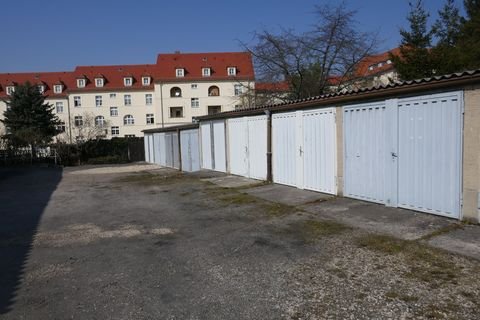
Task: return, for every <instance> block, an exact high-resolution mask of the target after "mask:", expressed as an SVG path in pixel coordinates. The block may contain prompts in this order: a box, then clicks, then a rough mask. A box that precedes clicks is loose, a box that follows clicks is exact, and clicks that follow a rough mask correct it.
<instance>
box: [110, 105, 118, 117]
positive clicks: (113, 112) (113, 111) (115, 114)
mask: <svg viewBox="0 0 480 320" xmlns="http://www.w3.org/2000/svg"><path fill="white" fill-rule="evenodd" d="M110 117H118V108H117V107H110Z"/></svg>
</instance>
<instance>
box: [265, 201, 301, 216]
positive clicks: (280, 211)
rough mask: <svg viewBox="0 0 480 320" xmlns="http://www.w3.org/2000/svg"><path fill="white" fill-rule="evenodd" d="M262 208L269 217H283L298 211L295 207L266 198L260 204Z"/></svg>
mask: <svg viewBox="0 0 480 320" xmlns="http://www.w3.org/2000/svg"><path fill="white" fill-rule="evenodd" d="M260 208H261V210H262V212H263V213H265V214H266V215H267V216H269V217H282V216H285V215H287V214H291V213H294V212H297V211H298V209H297V208H295V207H292V206H289V205H286V204H281V203H275V202H269V201H265V200H264V201H262V203H261V204H260Z"/></svg>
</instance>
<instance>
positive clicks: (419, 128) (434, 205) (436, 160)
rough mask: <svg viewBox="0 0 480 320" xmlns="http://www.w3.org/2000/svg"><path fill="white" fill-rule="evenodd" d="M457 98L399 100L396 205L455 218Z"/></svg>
mask: <svg viewBox="0 0 480 320" xmlns="http://www.w3.org/2000/svg"><path fill="white" fill-rule="evenodd" d="M461 100H462V97H461V95H459V94H450V95H436V96H431V97H424V98H419V99H409V100H400V101H399V112H398V117H399V126H398V128H399V140H398V142H399V143H398V167H399V175H398V205H399V206H401V207H404V208H409V209H415V210H420V211H425V212H430V213H434V214H441V215H446V216H449V217H455V218H458V217H459V213H460V194H461V190H460V188H461V187H460V186H461V179H460V177H461V152H462V149H461V146H462V105H461Z"/></svg>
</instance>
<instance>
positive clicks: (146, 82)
mask: <svg viewBox="0 0 480 320" xmlns="http://www.w3.org/2000/svg"><path fill="white" fill-rule="evenodd" d="M142 85H144V86H149V85H150V77H142Z"/></svg>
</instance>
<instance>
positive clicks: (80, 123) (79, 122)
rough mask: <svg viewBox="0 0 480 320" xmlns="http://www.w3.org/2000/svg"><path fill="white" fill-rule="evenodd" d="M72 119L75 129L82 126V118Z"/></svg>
mask: <svg viewBox="0 0 480 320" xmlns="http://www.w3.org/2000/svg"><path fill="white" fill-rule="evenodd" d="M73 119H74V123H75V127H81V126H83V118H82V116H75V118H73Z"/></svg>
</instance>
